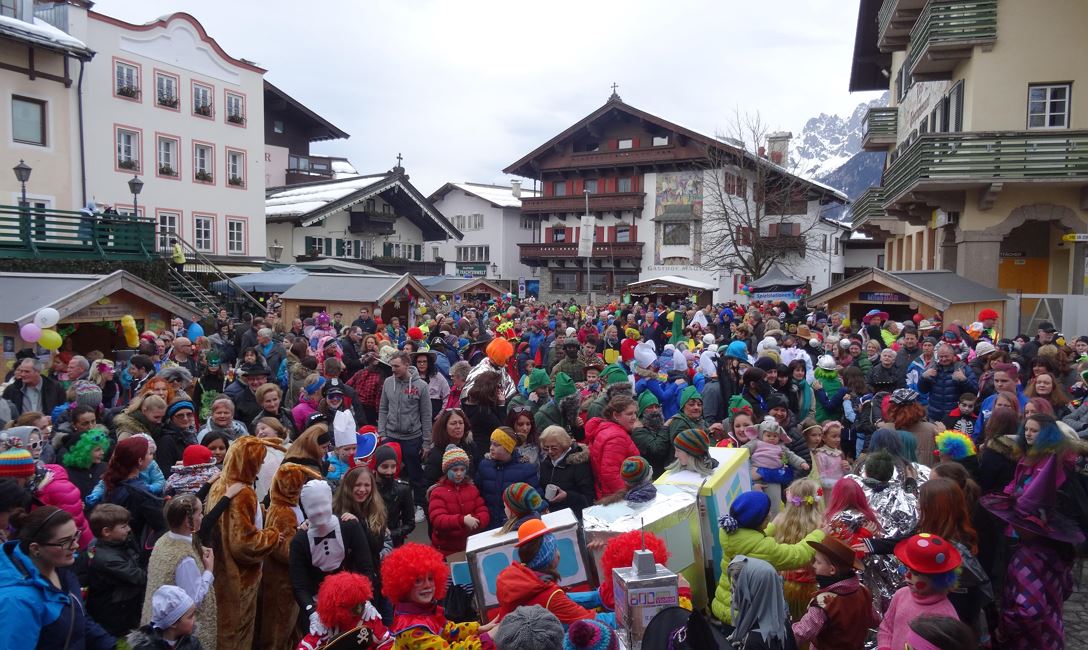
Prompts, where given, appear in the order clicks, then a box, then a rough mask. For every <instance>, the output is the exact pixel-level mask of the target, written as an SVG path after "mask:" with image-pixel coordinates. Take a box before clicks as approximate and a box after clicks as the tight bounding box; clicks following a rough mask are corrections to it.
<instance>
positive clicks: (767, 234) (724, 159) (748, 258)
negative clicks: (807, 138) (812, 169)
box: [696, 110, 830, 280]
mask: <svg viewBox="0 0 1088 650" xmlns="http://www.w3.org/2000/svg"><path fill="white" fill-rule="evenodd" d="M771 135H772V134H771V133H770V132H769V129H768V128H767V126H766V124H765V123H764V122H763V120H762V119H761V118H760V116H759V114H758V113H757V114H754V115H752V114H744V115H741V113H740V111H739V110H735V111H734V118H733V120H732V124H731V126H730V128H729V130H728V132H726V133H724V134H719V135H718V136H717V138H718V140H719V141H720V142H721V145H722V146H720V147H719V146H714V145H708V146H706V147H705V150H706V158H705V160H704V161H703V162H702V165H703V166H704V170H703V171H704V174H703V177H704V186H703V211H702V225H701V232H700V233H699V235H700V236H698V237H696V246H697V250H698V252H699V256H700V259H701V261H702V264H703V265H704V266H705V267H707V268H718V269H724V270H728V271H729V272H731V273H742V274H744V275H746V276H748V278H750V279H751V280H755V279H757V278H759V277H762V276H763V275H764V274H766V273H767V271H769V270H770V269H771V267H772V266H773V265H774V264H776V263H777V264H779V265H780V266H781V267H783V269H784V270H787V271H788V270H789V268H790V267H791V266H793V264H792V263H793V262H796V261H798V259H799V258H805V257H808V256H821V257H824V258H826V259H827V261H828V263H830V252H829V250H830V246H828V245H827V240H823V239H822V238H821V235H822V233H819V232H814V230H815V226H816V225H817V223H818V222H819V219H820V215H821V214H822V213H823V208H822V206H821V209H820V210H818V211H816V213H815V214H810V213H809V210H808V202H809V200H811V199H815V198H818V194H819V192H817V191H815V188H814V187H813V185H812V184H811V183H808V182H806V181H805V180H803V179H802V178H801V177H800V176H798V175H797V173H796V166H794V167H793V168H792V170H791V169H790V168H789V162H788V158H789V153H788V151H781V150H780V151H781V156H780V157H779V155H778V154H779V151H772V152H767V151H766V150H765V148H764V145H765V144H766V143H767V140H768V136H771ZM775 158H777V159H775Z"/></svg>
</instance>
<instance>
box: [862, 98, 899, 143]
mask: <svg viewBox="0 0 1088 650" xmlns="http://www.w3.org/2000/svg"><path fill="white" fill-rule="evenodd" d="M898 128H899V109H898V108H895V107H874V108H870V109H869V111H868V112H867V113H866V114H865V123H864V124H863V125H862V131H861V148H862V149H865V150H867V151H880V150H882V149H887V148H888V147H890V146H892V145H893V144H895V135H896V131H898Z"/></svg>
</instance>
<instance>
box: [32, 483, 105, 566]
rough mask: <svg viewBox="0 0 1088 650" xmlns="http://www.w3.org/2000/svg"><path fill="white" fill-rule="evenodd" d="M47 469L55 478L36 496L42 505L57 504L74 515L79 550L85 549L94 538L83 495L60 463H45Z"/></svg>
mask: <svg viewBox="0 0 1088 650" xmlns="http://www.w3.org/2000/svg"><path fill="white" fill-rule="evenodd" d="M45 469H47V470H49V471H50V472H52V473H53V479H52V480H51V481H49V484H48V485H46V486H45V487H43V488H41V489H39V490H38V492H37V494H35V495H34V497H35V498H36V499H37V500H38V501H41V503H42V505H46V506H56V507H58V508H60V509H61V510H64V511H65V512H67V513H68V514H70V515H72V519H75V520H76V527H77V528H78V529H79V550H81V551H82V550H85V549H86V548H87V545H88V544H90V543H91V540H92V539H94V535H93V534H92V533H91V526H90V524H88V523H87V519H86V518H85V517H84V516H83V497H82V496H81V495H80V493H79V488H77V487H76V486H75V484H74V483H72V481H71V480H69V479H68V470H66V469H64V468H63V467H61V466H60V465H45Z"/></svg>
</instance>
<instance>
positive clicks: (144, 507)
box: [103, 478, 167, 568]
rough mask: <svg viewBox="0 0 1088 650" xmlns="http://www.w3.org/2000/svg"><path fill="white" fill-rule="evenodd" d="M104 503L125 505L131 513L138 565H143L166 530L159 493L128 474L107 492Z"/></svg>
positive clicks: (145, 564) (144, 565)
mask: <svg viewBox="0 0 1088 650" xmlns="http://www.w3.org/2000/svg"><path fill="white" fill-rule="evenodd" d="M103 503H115V504H117V505H119V506H124V507H125V508H126V509H127V510H128V511H129V514H131V515H132V518H131V520H130V522H129V523H130V524H131V526H132V536H133V538H134V539H135V540H136V546H137V548H139V549H140V555H141V566H143V567H145V568H146V567H147V561H148V559H150V558H151V549H152V548H154V547H155V542H156V541H157V540H158V539H159V536H161V535H162V534H163V533H165V532H166V531H167V525H166V516H165V515H164V514H163V509H162V506H163V501H162V497H158V496H155V495H154V494H152V493H151V492H149V491H148V489H147V485H146V484H145V483H144V482H143V481H141V480H140V479H138V478H130V479H125V480H124V481H121V483H120V484H119V485H118V486H117V487H115V488H113V489H112V490H110V491H109V492H107V493H106V496H105V498H104V499H103Z"/></svg>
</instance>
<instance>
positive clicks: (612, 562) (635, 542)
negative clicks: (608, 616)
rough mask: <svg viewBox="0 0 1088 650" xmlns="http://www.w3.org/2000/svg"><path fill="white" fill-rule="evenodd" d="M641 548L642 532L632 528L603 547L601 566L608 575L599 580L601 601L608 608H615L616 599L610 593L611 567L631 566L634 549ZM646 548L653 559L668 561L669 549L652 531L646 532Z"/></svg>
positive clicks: (660, 561) (659, 561) (662, 563)
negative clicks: (604, 578)
mask: <svg viewBox="0 0 1088 650" xmlns="http://www.w3.org/2000/svg"><path fill="white" fill-rule="evenodd" d="M641 548H642V532H641V531H638V530H632V531H630V532H627V533H624V534H622V535H620V536H618V537H613V538H612V539H610V540H608V545H607V546H605V547H604V555H602V556H601V568H602V569H604V571H603V573H604V575H606V576H609V579H608V580H601V587H600V589H599V591H600V592H601V602H602V603H604V606H605V607H607V608H608V609H611V610H615V609H616V602H615V601H616V599H615V596H614V594H613V593H612V580H611V576H612V569H620V568H623V567H629V566H631V562H632V561H633V560H634V559H635V551H637V550H639V549H641ZM646 548H647V550H649V551H650V552H652V553H653V554H654V561H655V562H657V563H658V564H661V565H664V564H666V563H667V562H668V561H669V550H668V549H667V548H665V542H664V541H662V539H661V538H660V537H658V536H657V535H654V534H653V533H646Z"/></svg>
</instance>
